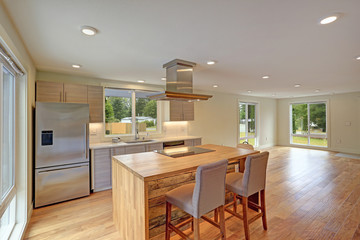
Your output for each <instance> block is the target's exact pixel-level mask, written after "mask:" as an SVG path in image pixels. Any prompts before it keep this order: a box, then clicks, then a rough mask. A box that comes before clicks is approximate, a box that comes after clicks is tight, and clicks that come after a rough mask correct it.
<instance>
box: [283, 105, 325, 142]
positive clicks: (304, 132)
mask: <svg viewBox="0 0 360 240" xmlns="http://www.w3.org/2000/svg"><path fill="white" fill-rule="evenodd" d="M290 119H291V129H290V130H291V131H290V132H291V134H290V143H291V144H300V145H308V146H316V147H327V146H328V142H327V121H326V119H327V113H326V102H315V103H296V104H291V105H290Z"/></svg>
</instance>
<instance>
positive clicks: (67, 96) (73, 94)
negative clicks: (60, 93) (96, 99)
mask: <svg viewBox="0 0 360 240" xmlns="http://www.w3.org/2000/svg"><path fill="white" fill-rule="evenodd" d="M63 102H68V103H88V86H87V85H79V84H71V83H64V101H63Z"/></svg>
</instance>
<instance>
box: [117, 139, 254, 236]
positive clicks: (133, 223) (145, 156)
mask: <svg viewBox="0 0 360 240" xmlns="http://www.w3.org/2000/svg"><path fill="white" fill-rule="evenodd" d="M197 147H200V148H204V149H210V150H214V151H212V152H206V153H201V154H195V155H190V156H184V157H178V158H172V157H168V156H165V155H162V154H160V153H156V152H145V153H136V154H128V155H119V156H113V158H112V185H113V190H112V191H113V219H114V223H115V226H116V228H117V229H118V231H119V234H120V236H121V239H127V240H132V239H133V240H142V239H164V232H165V193H166V192H168V191H170V190H172V189H174V188H176V187H179V186H181V185H184V184H188V183H193V182H195V174H196V169H197V167H198V166H200V165H203V164H207V163H212V162H216V161H219V160H222V159H228V161H229V164H230V165H229V167H228V171H234V168H235V165H234V164H239V169H240V172H242V171H243V170H244V165H245V164H244V163H245V159H246V157H247V156H248V155H251V154H255V153H258V152H259V151H255V150H248V149H241V148H233V147H225V146H219V145H214V144H205V145H200V146H197ZM173 216H175V217H173V221H172V222H173V223H174V224H177V223H178V222H180V221H181V220H183V219H184V218H186V217H187V213H185V212H183V211H182V210H180V209H177V208H175V209H174V211H173Z"/></svg>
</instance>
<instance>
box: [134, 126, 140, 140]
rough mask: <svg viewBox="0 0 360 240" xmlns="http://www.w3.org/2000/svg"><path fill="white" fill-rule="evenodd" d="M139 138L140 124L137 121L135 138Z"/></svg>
mask: <svg viewBox="0 0 360 240" xmlns="http://www.w3.org/2000/svg"><path fill="white" fill-rule="evenodd" d="M139 138H140V137H139V126H138V125H137V124H136V123H135V140H138V139H139Z"/></svg>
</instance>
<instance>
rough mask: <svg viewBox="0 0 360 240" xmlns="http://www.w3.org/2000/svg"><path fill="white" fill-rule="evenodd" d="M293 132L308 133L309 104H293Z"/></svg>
mask: <svg viewBox="0 0 360 240" xmlns="http://www.w3.org/2000/svg"><path fill="white" fill-rule="evenodd" d="M292 133H293V134H307V133H308V114H307V104H292Z"/></svg>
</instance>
